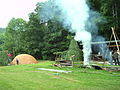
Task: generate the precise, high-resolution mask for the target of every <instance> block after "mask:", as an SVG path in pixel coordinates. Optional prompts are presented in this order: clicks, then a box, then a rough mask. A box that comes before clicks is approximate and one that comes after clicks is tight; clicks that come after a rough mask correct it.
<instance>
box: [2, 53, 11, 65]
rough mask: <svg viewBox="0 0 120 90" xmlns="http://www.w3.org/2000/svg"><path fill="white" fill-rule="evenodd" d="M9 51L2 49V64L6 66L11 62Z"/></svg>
mask: <svg viewBox="0 0 120 90" xmlns="http://www.w3.org/2000/svg"><path fill="white" fill-rule="evenodd" d="M7 54H8V51H0V65H1V66H5V65H8V63H9V58H8V56H7Z"/></svg>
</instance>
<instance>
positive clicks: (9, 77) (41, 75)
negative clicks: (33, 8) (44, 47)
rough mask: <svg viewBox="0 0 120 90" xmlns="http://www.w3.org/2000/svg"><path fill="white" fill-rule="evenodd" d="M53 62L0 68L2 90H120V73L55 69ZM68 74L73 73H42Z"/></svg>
mask: <svg viewBox="0 0 120 90" xmlns="http://www.w3.org/2000/svg"><path fill="white" fill-rule="evenodd" d="M53 63H54V62H52V61H43V62H39V63H38V64H29V65H15V66H3V67H0V90H120V72H108V71H104V70H94V69H86V68H77V67H74V68H73V67H62V68H59V67H54V66H52V64H53ZM38 68H47V69H48V68H49V69H57V70H68V71H72V72H71V73H56V72H51V71H41V70H38Z"/></svg>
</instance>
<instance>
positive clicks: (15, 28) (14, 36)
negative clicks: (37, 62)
mask: <svg viewBox="0 0 120 90" xmlns="http://www.w3.org/2000/svg"><path fill="white" fill-rule="evenodd" d="M25 25H26V21H24V20H23V19H21V18H18V19H15V18H13V19H11V21H10V22H9V24H8V26H7V27H6V32H5V40H4V46H3V47H4V49H5V50H8V51H10V52H13V51H14V52H15V53H18V52H20V51H21V50H22V46H21V43H22V34H23V32H24V31H25Z"/></svg>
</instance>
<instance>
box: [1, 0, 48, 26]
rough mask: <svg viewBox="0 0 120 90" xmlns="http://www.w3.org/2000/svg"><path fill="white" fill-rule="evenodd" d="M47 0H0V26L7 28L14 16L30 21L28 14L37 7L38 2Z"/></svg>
mask: <svg viewBox="0 0 120 90" xmlns="http://www.w3.org/2000/svg"><path fill="white" fill-rule="evenodd" d="M44 1H46V0H0V27H2V28H5V27H6V26H7V24H8V23H9V21H10V20H11V19H12V18H23V19H24V20H26V21H28V14H29V13H31V12H33V11H34V9H35V8H36V4H37V2H44Z"/></svg>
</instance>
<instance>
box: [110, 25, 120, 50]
mask: <svg viewBox="0 0 120 90" xmlns="http://www.w3.org/2000/svg"><path fill="white" fill-rule="evenodd" d="M111 28H112V33H113V36H114V39H115V43H116V45H117V50H118V51H120V49H119V46H118V42H117V39H116V36H115V28H114V27H111Z"/></svg>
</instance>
